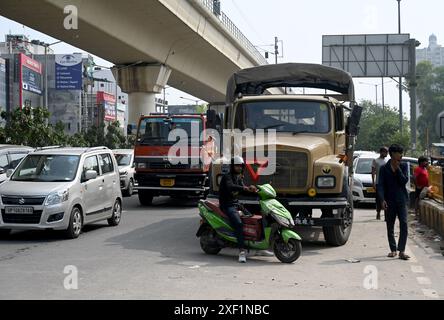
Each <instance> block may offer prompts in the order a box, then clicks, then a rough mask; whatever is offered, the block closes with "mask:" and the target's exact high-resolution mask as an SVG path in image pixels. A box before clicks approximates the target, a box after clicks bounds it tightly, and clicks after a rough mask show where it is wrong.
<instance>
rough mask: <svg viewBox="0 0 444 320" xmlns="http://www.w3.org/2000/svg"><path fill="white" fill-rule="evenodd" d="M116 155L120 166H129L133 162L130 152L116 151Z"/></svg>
mask: <svg viewBox="0 0 444 320" xmlns="http://www.w3.org/2000/svg"><path fill="white" fill-rule="evenodd" d="M114 156H115V157H116V160H117V165H118V166H119V167H123V166H129V165H130V164H131V154H129V153H116V154H114Z"/></svg>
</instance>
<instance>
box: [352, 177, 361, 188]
mask: <svg viewBox="0 0 444 320" xmlns="http://www.w3.org/2000/svg"><path fill="white" fill-rule="evenodd" d="M353 185H355V186H357V187H358V188H363V185H362V182H361V180H359V179H354V180H353Z"/></svg>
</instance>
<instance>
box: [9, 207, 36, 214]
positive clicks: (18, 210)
mask: <svg viewBox="0 0 444 320" xmlns="http://www.w3.org/2000/svg"><path fill="white" fill-rule="evenodd" d="M5 213H6V214H33V213H34V208H33V207H6V208H5Z"/></svg>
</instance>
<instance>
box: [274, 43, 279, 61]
mask: <svg viewBox="0 0 444 320" xmlns="http://www.w3.org/2000/svg"><path fill="white" fill-rule="evenodd" d="M278 43H279V39H278V37H274V57H275V60H276V64H278V55H279V45H278Z"/></svg>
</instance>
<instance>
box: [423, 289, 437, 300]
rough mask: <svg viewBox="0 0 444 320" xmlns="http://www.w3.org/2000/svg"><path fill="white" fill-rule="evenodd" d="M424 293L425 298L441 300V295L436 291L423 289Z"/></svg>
mask: <svg viewBox="0 0 444 320" xmlns="http://www.w3.org/2000/svg"><path fill="white" fill-rule="evenodd" d="M422 293H424V296H426V297H427V298H433V299H439V295H438V293H437V292H436V291H435V290H432V289H422Z"/></svg>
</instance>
